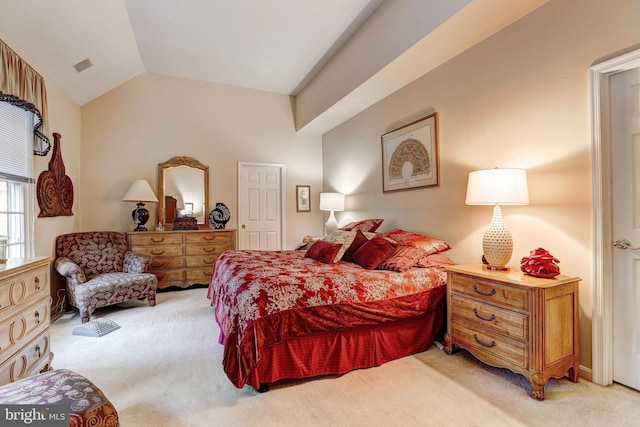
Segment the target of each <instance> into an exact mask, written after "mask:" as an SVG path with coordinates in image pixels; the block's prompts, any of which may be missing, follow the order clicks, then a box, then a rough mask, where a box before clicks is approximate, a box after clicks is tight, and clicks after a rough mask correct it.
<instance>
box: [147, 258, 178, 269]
mask: <svg viewBox="0 0 640 427" xmlns="http://www.w3.org/2000/svg"><path fill="white" fill-rule="evenodd" d="M184 264H185V262H184V258H170V257H161V256H159V257H153V258H152V259H151V263H150V264H149V273H153V272H155V271H160V270H170V269H176V268H184Z"/></svg>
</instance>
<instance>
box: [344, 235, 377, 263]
mask: <svg viewBox="0 0 640 427" xmlns="http://www.w3.org/2000/svg"><path fill="white" fill-rule="evenodd" d="M367 234H369V233H367ZM373 236H374V234H373V233H372V234H371V235H370V236H367V235H366V234H365V233H363V232H362V231H360V230H357V231H356V236H355V238H354V239H353V242H352V243H351V245H350V246H349V247H348V248H347V250H346V251H345V252H344V255H342V260H343V261H348V262H353V254H355V253H356V251H357V250H358V249H360V246H362V245H364V244H365V243H367V242H368V241H369V239H370V238H371V237H373Z"/></svg>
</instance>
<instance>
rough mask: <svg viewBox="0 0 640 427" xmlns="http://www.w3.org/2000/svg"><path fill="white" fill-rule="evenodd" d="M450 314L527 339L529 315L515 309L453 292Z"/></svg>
mask: <svg viewBox="0 0 640 427" xmlns="http://www.w3.org/2000/svg"><path fill="white" fill-rule="evenodd" d="M451 315H452V316H453V317H457V318H462V319H466V320H467V321H470V322H473V323H476V324H478V325H479V326H480V327H483V328H488V329H492V330H493V331H495V332H497V333H500V334H504V335H507V336H508V337H511V338H514V339H518V340H521V341H527V340H528V339H529V316H527V315H524V314H521V313H519V312H516V311H510V310H504V309H501V308H499V307H496V306H494V305H491V304H486V303H484V302H480V301H477V300H473V299H469V298H465V297H462V296H459V295H455V294H454V295H452V296H451Z"/></svg>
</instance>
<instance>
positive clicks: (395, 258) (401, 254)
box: [377, 246, 427, 273]
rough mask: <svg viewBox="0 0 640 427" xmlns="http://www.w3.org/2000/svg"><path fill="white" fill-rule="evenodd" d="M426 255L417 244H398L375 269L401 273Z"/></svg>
mask: <svg viewBox="0 0 640 427" xmlns="http://www.w3.org/2000/svg"><path fill="white" fill-rule="evenodd" d="M426 255H427V253H426V251H425V250H424V249H422V248H419V247H417V246H398V247H397V248H396V250H395V252H393V253H392V254H391V256H390V257H389V258H387V259H385V260H384V261H382V263H381V264H380V265H378V267H377V269H378V270H390V271H397V272H399V273H401V272H403V271H407V270H408V269H410V268H411V267H413V266H414V265H416V263H417V262H418V261H419V260H420V259H422V258H423V257H425V256H426Z"/></svg>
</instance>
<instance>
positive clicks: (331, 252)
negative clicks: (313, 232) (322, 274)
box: [304, 240, 342, 264]
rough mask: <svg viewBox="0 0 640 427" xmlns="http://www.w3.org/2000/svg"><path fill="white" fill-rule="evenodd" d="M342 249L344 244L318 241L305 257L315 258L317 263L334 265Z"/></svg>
mask: <svg viewBox="0 0 640 427" xmlns="http://www.w3.org/2000/svg"><path fill="white" fill-rule="evenodd" d="M340 249H342V243H332V242H326V241H324V240H318V241H316V242H315V243H314V244H313V245H311V247H310V248H309V249H307V252H306V253H305V255H304V256H305V257H307V258H313V259H315V260H316V261H320V262H323V263H325V264H333V262H334V260H335V258H336V255H338V252H340Z"/></svg>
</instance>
